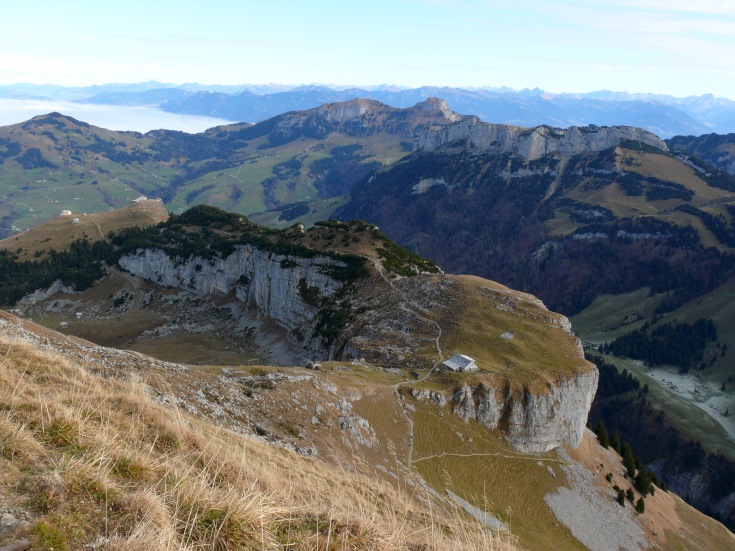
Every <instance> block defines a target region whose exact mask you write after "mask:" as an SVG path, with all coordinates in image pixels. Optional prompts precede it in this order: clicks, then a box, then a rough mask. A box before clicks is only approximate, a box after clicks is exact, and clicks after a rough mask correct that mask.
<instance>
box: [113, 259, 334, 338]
mask: <svg viewBox="0 0 735 551" xmlns="http://www.w3.org/2000/svg"><path fill="white" fill-rule="evenodd" d="M118 263H119V265H120V266H121V267H122V268H123V269H125V270H127V271H129V272H130V273H131V274H133V275H135V276H138V277H140V278H143V279H147V280H149V281H153V282H155V283H158V284H160V285H165V286H168V287H179V288H181V289H185V290H187V291H193V292H195V293H198V294H202V295H212V294H214V295H216V294H222V295H226V294H230V293H234V294H235V296H236V297H237V299H239V300H240V301H242V302H245V303H246V304H247V305H248V306H254V307H256V308H257V309H258V310H259V311H260V312H261V313H262V314H264V315H266V316H269V317H271V318H273V319H274V320H275V321H276V322H278V324H279V325H281V326H282V327H283V328H284V329H286V331H287V332H288V335H289V338H290V339H293V340H299V341H302V342H300V343H299V344H301V345H303V346H305V347H306V348H307V349H309V350H311V351H313V352H317V351H320V352H324V350H323V346H322V343H321V341H320V339H316V338H314V337H315V332H316V319H317V316H318V314H319V308H318V307H317V306H316V302H317V300H322V299H327V300H328V299H330V298H333V297H334V296H335V295H336V294H337V293H338V292H339V291H340V290H341V289H342V288H343V286H344V284H343V283H342V282H339V281H337V280H336V279H333V278H332V277H330V276H329V275H327V274H326V272H328V271H329V269H330V268H332V267H334V266H337V265H340V263H339V262H338V261H337V260H334V259H332V258H329V257H326V256H316V257H314V258H309V259H306V258H301V257H298V256H285V255H278V254H274V253H269V252H265V251H262V250H259V249H257V248H255V247H253V246H251V245H240V246H238V247H236V248H235V252H233V253H232V254H230V255H229V256H227V257H225V258H222V257H219V256H216V257H213V258H211V259H204V258H201V257H198V256H192V257H190V258H188V259H181V258H179V257H175V258H171V257H170V256H168V255H167V254H166V253H164V252H163V251H161V250H156V249H139V250H138V251H137V252H136V253H134V254H128V255H125V256H123V257H122V258H120V260H119V262H118ZM307 297H310V298H307Z"/></svg>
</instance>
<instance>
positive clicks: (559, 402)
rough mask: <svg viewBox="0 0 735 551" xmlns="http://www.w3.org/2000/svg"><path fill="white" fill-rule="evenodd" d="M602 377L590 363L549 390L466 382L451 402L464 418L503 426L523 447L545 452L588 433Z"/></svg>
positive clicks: (507, 435)
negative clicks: (468, 384) (498, 386)
mask: <svg viewBox="0 0 735 551" xmlns="http://www.w3.org/2000/svg"><path fill="white" fill-rule="evenodd" d="M597 382H598V371H597V369H595V368H594V367H590V369H589V371H587V372H581V373H576V374H574V375H571V376H568V377H566V378H564V379H562V380H560V381H558V382H556V383H554V384H552V383H550V384H549V385H548V389H547V390H546V391H545V392H531V391H529V390H528V388H527V387H526V388H523V389H513V388H512V387H505V388H502V387H501V388H494V387H490V386H486V385H484V384H480V385H473V386H467V385H466V386H462V387H461V388H460V389H459V390H458V391H457V392H455V393H454V395H453V396H452V398H451V407H452V409H453V411H454V413H456V414H457V415H459V416H461V417H462V418H464V419H465V420H470V419H474V420H477V421H478V422H479V423H481V424H482V425H484V426H485V427H487V428H488V429H490V430H496V429H499V430H500V431H501V432H502V433H503V436H504V437H505V439H506V440H507V441H508V442H509V443H510V444H512V445H513V446H514V447H515V448H516V449H518V450H519V451H522V452H543V451H547V450H551V449H554V448H556V447H559V446H561V445H563V444H567V445H569V446H572V447H573V448H576V447H577V446H579V444H580V443H581V441H582V436H583V435H584V428H585V423H586V422H587V415H588V413H589V410H590V406H591V405H592V399H593V398H594V396H595V392H596V391H597Z"/></svg>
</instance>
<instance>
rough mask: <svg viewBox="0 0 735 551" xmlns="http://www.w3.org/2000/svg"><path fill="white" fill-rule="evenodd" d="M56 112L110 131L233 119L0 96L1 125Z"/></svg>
mask: <svg viewBox="0 0 735 551" xmlns="http://www.w3.org/2000/svg"><path fill="white" fill-rule="evenodd" d="M52 112H58V113H62V114H64V115H68V116H70V117H74V118H75V119H78V120H80V121H83V122H87V123H89V124H92V125H94V126H99V127H102V128H107V129H109V130H134V131H136V132H148V131H149V130H158V129H166V130H181V131H182V132H189V133H196V132H203V131H204V130H206V129H207V128H212V127H213V126H219V125H222V124H229V123H230V122H232V121H227V120H224V119H217V118H213V117H202V116H198V115H181V114H178V113H166V112H165V111H161V110H160V109H156V108H155V107H138V106H135V107H130V106H121V105H90V104H85V103H71V102H65V101H38V100H9V99H0V126H6V125H9V124H16V123H20V122H25V121H27V120H28V119H31V118H33V117H35V116H36V115H44V114H46V113H52Z"/></svg>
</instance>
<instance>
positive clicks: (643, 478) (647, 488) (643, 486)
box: [635, 469, 653, 496]
mask: <svg viewBox="0 0 735 551" xmlns="http://www.w3.org/2000/svg"><path fill="white" fill-rule="evenodd" d="M651 483H652V481H651V475H650V474H649V473H648V471H646V470H645V469H641V470H640V471H638V475H637V476H636V477H635V487H636V488H638V491H639V492H640V493H641V494H642V495H644V496H645V495H647V494H650V493H653V492H652V491H651V486H652V484H651Z"/></svg>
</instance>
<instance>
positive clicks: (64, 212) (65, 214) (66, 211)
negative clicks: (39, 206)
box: [61, 210, 71, 216]
mask: <svg viewBox="0 0 735 551" xmlns="http://www.w3.org/2000/svg"><path fill="white" fill-rule="evenodd" d="M61 216H71V211H70V210H62V211H61Z"/></svg>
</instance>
